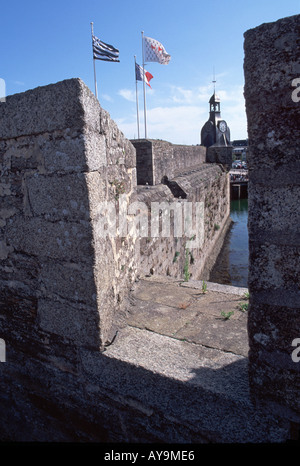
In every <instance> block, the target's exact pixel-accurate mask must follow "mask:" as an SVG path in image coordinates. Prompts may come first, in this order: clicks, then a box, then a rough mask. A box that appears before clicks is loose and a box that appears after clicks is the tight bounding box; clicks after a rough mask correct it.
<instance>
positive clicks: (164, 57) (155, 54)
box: [144, 37, 171, 65]
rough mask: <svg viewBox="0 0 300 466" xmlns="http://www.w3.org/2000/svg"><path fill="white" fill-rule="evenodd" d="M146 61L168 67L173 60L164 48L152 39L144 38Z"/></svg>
mask: <svg viewBox="0 0 300 466" xmlns="http://www.w3.org/2000/svg"><path fill="white" fill-rule="evenodd" d="M144 52H145V61H146V62H149V61H155V62H158V63H160V64H161V65H167V64H168V63H169V61H170V59H171V55H169V54H168V53H167V52H166V50H165V48H164V46H163V45H162V44H161V43H160V42H158V41H157V40H155V39H152V38H151V37H144Z"/></svg>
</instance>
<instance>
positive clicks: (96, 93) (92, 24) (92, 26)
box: [91, 22, 98, 99]
mask: <svg viewBox="0 0 300 466" xmlns="http://www.w3.org/2000/svg"><path fill="white" fill-rule="evenodd" d="M91 32H92V44H93V36H94V23H93V22H91ZM93 63H94V81H95V96H96V98H97V99H98V90H97V78H96V65H95V58H94V50H93Z"/></svg>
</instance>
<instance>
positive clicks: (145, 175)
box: [131, 139, 206, 185]
mask: <svg viewBox="0 0 300 466" xmlns="http://www.w3.org/2000/svg"><path fill="white" fill-rule="evenodd" d="M131 142H132V144H133V145H134V147H135V148H136V151H137V156H136V165H137V170H138V179H137V183H138V184H142V185H145V184H148V185H158V184H161V183H162V182H164V181H163V180H164V178H165V177H167V178H169V179H171V178H174V177H175V176H176V175H177V174H178V173H180V172H182V171H183V170H186V169H187V168H189V167H192V166H195V165H200V164H202V163H203V162H205V151H206V149H205V147H203V146H182V145H179V144H178V145H176V144H171V143H170V142H167V141H160V140H152V139H134V140H132V141H131Z"/></svg>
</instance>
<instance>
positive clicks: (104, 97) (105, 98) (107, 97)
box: [101, 94, 113, 102]
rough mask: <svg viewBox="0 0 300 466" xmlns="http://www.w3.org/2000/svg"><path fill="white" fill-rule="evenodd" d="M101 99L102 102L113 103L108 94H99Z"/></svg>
mask: <svg viewBox="0 0 300 466" xmlns="http://www.w3.org/2000/svg"><path fill="white" fill-rule="evenodd" d="M101 97H102V98H103V100H106V102H113V99H112V98H111V96H110V95H108V94H101Z"/></svg>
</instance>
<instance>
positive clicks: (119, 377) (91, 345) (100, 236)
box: [0, 79, 229, 441]
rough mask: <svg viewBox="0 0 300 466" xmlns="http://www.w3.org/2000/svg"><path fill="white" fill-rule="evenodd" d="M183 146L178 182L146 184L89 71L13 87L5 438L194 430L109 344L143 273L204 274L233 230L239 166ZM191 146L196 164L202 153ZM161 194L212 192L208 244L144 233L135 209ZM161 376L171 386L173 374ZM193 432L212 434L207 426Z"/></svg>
mask: <svg viewBox="0 0 300 466" xmlns="http://www.w3.org/2000/svg"><path fill="white" fill-rule="evenodd" d="M164 144H165V146H169V147H171V145H168V144H167V143H164ZM154 145H155V144H154ZM158 146H159V147H160V143H158ZM180 147H181V146H177V148H178V150H181V151H182V160H183V161H184V160H185V162H183V164H182V166H181V165H180V164H179V166H181V170H180V174H176V173H175V170H174V168H175V166H173V168H172V170H173V171H172V170H171V168H170V172H169V171H168V170H169V168H168V170H167V173H168V175H170V178H169V180H168V184H160V185H156V186H148V187H147V186H143V187H139V188H138V189H137V181H136V152H135V149H134V147H133V145H132V144H131V143H130V142H129V141H128V140H126V139H125V137H124V135H123V134H122V133H121V132H120V131H119V129H118V128H117V126H116V124H115V123H114V122H113V121H112V120H111V119H110V117H109V115H108V113H107V112H106V111H105V110H103V109H102V108H101V107H100V105H99V103H98V101H97V99H96V98H95V97H94V96H93V94H92V93H91V92H90V91H89V89H88V88H87V87H86V86H85V85H84V83H83V82H82V81H81V80H80V79H71V80H67V81H63V82H61V83H57V84H55V85H49V86H45V87H43V88H37V89H34V90H30V91H27V92H25V93H22V94H18V95H14V96H9V97H8V98H7V99H6V102H5V103H2V104H1V105H0V157H1V161H0V164H1V166H0V169H1V183H0V202H1V204H0V233H1V237H0V340H1V342H2V341H4V342H5V349H6V362H5V363H1V364H0V394H1V396H0V439H1V440H2V441H3V440H9V441H70V440H71V441H86V440H87V441H105V440H109V441H113V440H115V439H117V440H120V439H121V440H125V441H128V440H137V441H143V440H147V441H149V440H150V441H151V439H152V440H154V441H165V440H166V439H167V440H168V441H173V440H174V439H175V440H176V439H179V440H180V441H182V439H185V438H189V435H190V434H189V433H188V434H186V432H185V431H186V427H181V426H179V425H180V424H181V422H180V421H177V420H176V419H173V420H170V419H169V418H168V413H167V412H165V413H164V410H165V406H166V402H165V398H164V397H163V398H162V400H161V401H160V399H159V398H157V397H156V396H155V398H156V404H158V405H159V404H161V408H159V409H155V411H154V410H153V408H152V407H151V403H152V401H151V403H150V406H148V401H147V400H144V401H143V402H142V403H141V402H140V401H139V398H140V395H141V394H142V395H143V392H142V391H141V389H140V388H139V383H140V382H141V383H142V384H145V389H146V392H145V394H146V399H148V392H149V386H151V380H152V378H153V374H152V372H151V371H150V370H144V369H143V368H140V367H139V365H138V364H137V366H136V367H135V366H134V367H133V365H132V364H131V363H126V361H125V362H124V361H122V360H119V359H118V358H117V357H112V358H111V357H109V356H107V354H108V353H109V351H108V350H109V348H112V346H113V345H110V343H111V342H112V340H113V338H114V337H115V336H116V330H121V329H122V328H123V327H124V325H125V317H126V312H127V304H128V300H129V299H130V296H129V290H130V289H131V288H132V286H133V284H134V282H135V280H136V279H137V277H138V275H142V274H149V273H162V274H164V275H171V276H176V277H183V275H184V268H186V270H187V272H188V274H189V277H192V278H196V271H197V273H201V274H203V273H204V272H205V270H206V268H207V267H208V264H209V263H210V261H213V258H214V255H217V252H218V248H219V247H220V245H221V243H222V235H223V234H224V232H225V231H226V228H227V225H228V218H229V179H228V174H227V173H226V172H224V171H223V169H222V167H221V166H218V165H212V164H203V163H202V164H200V165H199V164H197V167H196V168H192V167H191V166H190V168H189V169H186V166H185V165H186V164H188V159H189V150H190V149H189V148H185V147H181V149H179V148H180ZM173 149H174V148H173ZM173 149H172V150H173ZM154 152H155V151H154ZM191 152H192V154H194V156H192V157H191V163H192V164H193V161H196V160H198V161H199V158H198V155H199V154H198V152H197V150H196V151H195V152H194V149H193V148H192V149H191ZM174 153H175V154H177V155H176V157H177V158H178V157H179V156H180V154H179V153H176V150H175V152H174V150H173V154H174ZM162 156H163V153H162V152H161V157H162ZM193 157H194V159H193ZM159 167H160V168H159V170H164V169H163V167H162V165H160V166H159ZM161 174H162V173H161ZM171 175H172V178H171ZM148 188H149V189H148ZM179 193H181V194H183V195H182V196H179ZM155 201H158V202H165V203H167V204H168V203H179V204H180V205H181V206H182V205H184V204H187V203H190V204H193V203H196V202H200V203H203V208H204V217H203V220H204V225H203V227H204V234H203V240H204V241H203V244H202V245H201V247H200V248H198V249H195V250H194V249H189V248H187V243H186V241H187V239H189V240H190V239H191V238H190V237H187V236H186V235H185V236H184V237H183V238H179V239H177V238H176V237H175V236H174V235H173V236H172V233H171V234H170V235H166V236H164V237H161V238H152V237H151V236H150V238H149V237H148V236H147V237H142V238H140V237H139V235H135V234H131V233H132V231H134V225H135V223H136V219H137V216H136V215H135V214H136V212H135V208H136V207H139V206H140V207H142V208H143V207H144V206H146V208H147V207H148V206H149V205H151V203H152V202H155ZM135 202H140V204H135ZM141 203H142V204H141ZM147 212H148V210H147ZM115 217H116V218H115ZM192 217H193V215H192ZM193 219H194V218H193ZM193 219H192V220H193ZM115 220H116V225H115V223H114V222H115ZM123 220H124V221H125V225H126V230H125V229H123V226H124V225H123V223H122V221H123ZM215 225H216V226H215ZM115 226H116V227H117V228H114V227H115ZM132 229H133V230H132ZM189 236H190V235H189ZM193 236H194V235H193ZM196 236H197V235H196ZM177 253H178V255H177ZM174 258H176V260H174ZM205 273H206V272H205ZM190 274H192V275H190ZM109 345H110V346H109ZM139 345H140V348H143V345H144V342H143V341H140V343H139ZM125 352H126V348H125ZM137 354H138V351H137ZM153 380H155V383H154V386H157V387H159V388H158V390H159V391H160V392H161V393H164V391H165V383H166V377H165V376H160V375H158V376H157V377H156V376H154V379H153ZM168 380H169V379H168ZM125 382H126V383H125ZM149 383H150V385H149ZM168 383H169V382H168ZM123 385H124V387H125V389H124V390H123V388H124V387H123ZM171 385H172V381H171ZM128 387H129V392H127V388H128ZM173 389H174V390H175V391H176V390H177V385H176V383H175V386H174V387H173V388H172V390H173ZM166 393H168V392H166ZM171 393H172V391H171ZM165 396H166V398H167V397H168V396H169V395H168V394H166V395H165ZM142 398H143V396H142ZM171 398H173V395H171ZM157 400H158V401H157ZM156 404H155V406H156ZM175 404H176V402H175ZM193 406H194V403H193ZM188 417H189V416H188ZM166 422H167V423H168V425H169V424H170V427H168V429H167V431H168V432H166ZM192 430H194V428H193V429H192ZM143 431H144V433H143ZM188 431H189V429H188ZM191 435H192V437H191V438H193V439H195V440H196V441H201V440H202V439H203V435H204V437H205V434H203V433H202V432H200V431H198V430H197V428H196V429H195V432H192V433H191Z"/></svg>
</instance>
